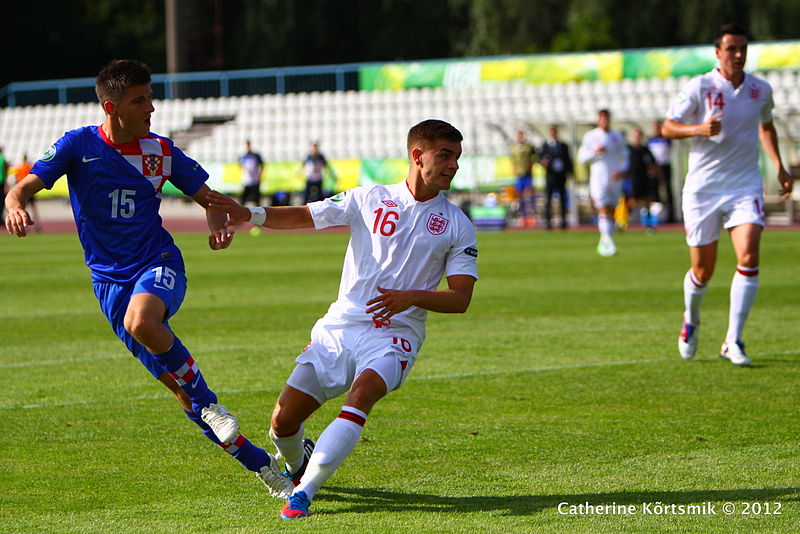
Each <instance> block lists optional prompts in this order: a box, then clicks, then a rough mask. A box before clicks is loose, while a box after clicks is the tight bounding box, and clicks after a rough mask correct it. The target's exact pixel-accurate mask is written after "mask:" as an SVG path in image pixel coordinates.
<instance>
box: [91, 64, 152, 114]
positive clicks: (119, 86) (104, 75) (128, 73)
mask: <svg viewBox="0 0 800 534" xmlns="http://www.w3.org/2000/svg"><path fill="white" fill-rule="evenodd" d="M150 80H151V76H150V67H148V66H147V65H145V64H144V63H142V62H141V61H136V60H135V59H115V60H114V61H112V62H111V63H109V64H108V65H106V66H105V67H103V70H101V71H100V74H98V75H97V80H96V81H95V84H94V90H95V92H96V93H97V98H98V99H99V100H100V105H102V104H103V102H104V101H106V100H110V101H112V102H119V101H120V100H121V99H122V95H123V94H125V90H126V89H128V88H129V87H132V86H134V85H147V84H148V83H150Z"/></svg>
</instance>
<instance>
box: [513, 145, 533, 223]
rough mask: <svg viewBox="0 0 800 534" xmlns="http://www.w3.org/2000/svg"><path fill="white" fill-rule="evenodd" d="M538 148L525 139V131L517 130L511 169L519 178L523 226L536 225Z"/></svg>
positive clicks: (518, 185) (518, 190) (518, 192)
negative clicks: (536, 165)
mask: <svg viewBox="0 0 800 534" xmlns="http://www.w3.org/2000/svg"><path fill="white" fill-rule="evenodd" d="M535 161H536V150H535V149H534V148H533V145H531V144H530V143H528V142H527V141H526V140H525V132H523V131H522V130H517V137H516V142H514V143H513V144H512V145H511V169H512V171H513V172H514V176H516V178H517V195H519V216H520V220H521V222H522V226H527V227H530V228H532V227H534V226H536V213H535V212H534V197H533V195H534V192H533V174H532V172H531V171H532V170H533V164H534V163H535Z"/></svg>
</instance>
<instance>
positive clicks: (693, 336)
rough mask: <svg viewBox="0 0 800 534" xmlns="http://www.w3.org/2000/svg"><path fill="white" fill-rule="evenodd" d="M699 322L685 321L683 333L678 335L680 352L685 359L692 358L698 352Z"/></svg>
mask: <svg viewBox="0 0 800 534" xmlns="http://www.w3.org/2000/svg"><path fill="white" fill-rule="evenodd" d="M699 329H700V325H699V324H691V323H687V322H685V321H684V323H683V328H681V335H679V336H678V352H680V354H681V358H683V359H684V360H691V359H692V358H694V355H695V354H697V344H698V334H697V331H698V330H699Z"/></svg>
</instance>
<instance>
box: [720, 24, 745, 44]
mask: <svg viewBox="0 0 800 534" xmlns="http://www.w3.org/2000/svg"><path fill="white" fill-rule="evenodd" d="M726 35H744V36H745V37H746V38H747V40H748V41H750V34H749V33H748V32H747V29H746V28H745V27H744V26H742V25H741V24H738V23H736V22H729V23H728V24H723V25H722V26H720V27H719V29H718V30H717V34H716V35H715V36H714V46H715V47H716V48H719V45H721V44H722V38H723V37H725V36H726Z"/></svg>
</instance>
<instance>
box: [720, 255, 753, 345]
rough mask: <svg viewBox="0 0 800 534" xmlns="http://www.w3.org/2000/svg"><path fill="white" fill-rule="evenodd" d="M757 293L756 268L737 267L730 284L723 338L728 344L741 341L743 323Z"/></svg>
mask: <svg viewBox="0 0 800 534" xmlns="http://www.w3.org/2000/svg"><path fill="white" fill-rule="evenodd" d="M757 292H758V267H754V268H752V269H749V268H747V267H742V266H741V265H737V266H736V274H734V275H733V281H732V282H731V307H730V312H729V314H728V333H727V335H726V336H725V341H727V342H728V343H734V342H736V341H740V340H741V337H742V330H743V329H744V323H745V322H747V316H748V315H749V314H750V309H751V308H752V307H753V302H755V300H756V293H757Z"/></svg>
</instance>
